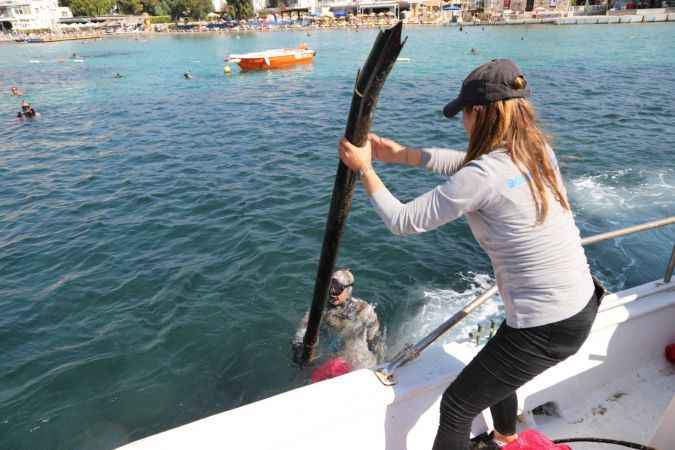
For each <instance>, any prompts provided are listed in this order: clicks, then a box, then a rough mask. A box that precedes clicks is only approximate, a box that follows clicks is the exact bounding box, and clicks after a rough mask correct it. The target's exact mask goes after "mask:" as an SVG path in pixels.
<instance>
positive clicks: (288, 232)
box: [0, 24, 675, 450]
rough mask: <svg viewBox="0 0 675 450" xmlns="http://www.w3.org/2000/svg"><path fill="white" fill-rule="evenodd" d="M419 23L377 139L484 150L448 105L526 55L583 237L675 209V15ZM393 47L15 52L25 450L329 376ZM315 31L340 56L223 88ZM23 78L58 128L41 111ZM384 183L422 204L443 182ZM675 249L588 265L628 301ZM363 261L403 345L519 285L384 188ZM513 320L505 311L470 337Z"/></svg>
mask: <svg viewBox="0 0 675 450" xmlns="http://www.w3.org/2000/svg"><path fill="white" fill-rule="evenodd" d="M405 34H407V35H408V36H409V39H408V42H407V44H406V46H405V48H404V50H403V53H402V55H401V56H402V57H404V58H409V59H410V61H409V62H405V63H403V62H402V63H399V64H397V65H396V66H395V68H394V70H393V71H392V73H391V75H390V77H389V79H388V81H387V83H386V85H385V87H384V89H383V90H382V93H381V96H380V102H379V105H378V109H377V111H376V116H375V120H374V124H373V130H374V131H375V132H377V133H380V134H382V135H384V136H387V137H391V138H394V139H396V140H399V141H400V142H402V143H404V144H406V145H409V146H417V147H422V146H432V145H433V146H446V147H453V148H464V147H465V145H466V138H465V135H464V131H463V129H462V125H461V120H446V119H444V118H443V117H442V116H441V108H442V107H443V105H444V103H445V102H447V101H448V100H449V99H450V98H451V97H453V96H454V95H455V94H456V93H457V91H458V88H459V85H460V83H461V81H462V79H463V77H464V76H466V74H467V73H468V72H469V71H470V70H471V69H472V68H474V67H475V66H477V65H479V64H481V63H484V62H486V61H488V60H490V59H492V58H497V57H508V58H512V59H514V60H515V61H516V62H517V63H518V64H519V65H520V66H521V67H522V68H523V70H524V71H525V74H526V76H527V79H528V81H529V84H530V86H531V87H532V90H533V97H532V100H533V102H534V104H535V105H536V107H537V109H538V112H539V114H540V116H541V120H542V123H543V125H544V126H545V128H546V130H547V131H548V132H549V133H550V134H551V135H552V136H553V139H554V146H555V149H556V151H557V153H558V156H559V158H560V160H561V165H562V171H563V174H564V177H565V180H566V186H567V189H568V192H569V195H570V199H571V202H572V205H573V208H574V212H575V214H576V219H577V223H578V225H579V228H580V229H581V232H582V235H591V234H596V233H600V232H605V231H609V230H613V229H617V228H621V227H624V226H628V225H633V224H637V223H641V222H645V221H648V220H653V219H657V218H661V217H665V216H668V215H672V214H673V213H674V212H675V163H674V156H675V26H674V25H673V24H649V25H647V24H645V25H609V26H603V25H597V26H570V27H563V26H561V27H555V26H529V27H517V26H513V27H492V28H487V27H486V28H485V29H482V28H480V27H472V28H465V29H464V31H463V32H460V31H459V30H458V29H457V28H444V27H432V28H412V27H411V28H408V29H406V30H405ZM374 37H375V31H372V30H370V31H361V32H347V31H344V32H343V31H312V32H311V35H307V34H306V32H288V33H262V34H261V33H258V34H255V33H242V34H241V35H240V38H239V39H235V36H234V35H232V34H229V35H211V36H199V35H180V36H179V35H172V36H156V37H140V38H128V39H106V40H102V41H97V42H83V43H79V42H69V43H58V44H44V45H14V44H5V45H0V92H1V93H2V95H0V230H1V233H0V355H2V358H0V448H7V449H14V450H19V449H80V448H81V449H109V448H113V447H115V446H118V445H121V444H123V443H125V442H128V441H130V440H135V439H139V438H141V437H143V436H146V435H149V434H152V433H156V432H159V431H163V430H166V429H168V428H172V427H175V426H178V425H181V424H184V423H186V422H189V421H192V420H195V419H198V418H202V417H205V416H208V415H211V414H214V413H217V412H220V411H224V410H227V409H230V408H233V407H236V406H239V405H242V404H244V403H248V402H251V401H254V400H257V399H260V398H264V397H267V396H270V395H272V394H276V393H279V392H282V391H285V390H287V389H290V388H292V387H295V386H299V385H301V384H303V383H305V382H306V380H307V374H306V373H305V372H299V371H298V370H297V369H295V368H294V367H293V366H292V364H291V361H290V345H289V343H290V339H291V336H292V335H293V333H294V331H295V327H296V325H297V322H298V321H299V319H300V318H301V316H302V314H303V313H304V312H305V310H306V308H307V307H308V306H309V303H310V301H311V297H312V288H313V284H314V280H315V275H316V269H317V262H318V257H319V252H320V248H321V242H322V238H323V233H324V224H325V219H326V214H327V210H328V203H329V199H330V194H331V190H332V185H333V179H334V174H335V169H336V166H337V154H336V143H337V141H338V139H339V137H340V136H341V134H342V133H343V131H344V126H345V121H346V116H347V112H348V109H349V102H350V99H351V91H352V86H353V83H354V79H355V76H356V72H357V69H358V67H359V65H360V64H361V63H362V62H363V61H364V59H365V57H366V56H367V53H368V51H369V50H370V47H371V45H372V42H373V39H374ZM302 42H304V43H306V44H308V46H309V47H310V48H313V49H316V50H317V51H318V54H317V57H316V60H315V62H314V64H312V65H309V66H302V67H297V68H294V69H289V70H283V71H272V72H257V73H239V72H238V69H236V68H234V67H233V69H234V70H233V74H232V75H231V76H225V75H224V74H223V65H224V63H223V57H224V56H225V55H227V54H230V53H242V52H248V51H256V50H262V49H268V48H278V47H284V46H287V47H295V46H297V45H298V44H300V43H302ZM471 48H474V49H476V50H477V54H472V52H471V51H470V50H471ZM73 53H75V55H73ZM76 60H81V62H78V61H76ZM31 61H39V62H31ZM186 71H191V72H192V74H193V79H192V80H186V79H184V77H183V73H184V72H186ZM117 72H118V73H120V74H122V75H123V76H124V78H122V79H114V78H113V74H114V73H117ZM11 85H17V86H19V88H20V89H22V90H23V91H24V92H25V94H26V95H25V97H24V98H25V99H27V100H28V101H30V102H31V103H32V104H33V105H34V107H35V109H36V110H37V111H39V112H40V113H41V116H40V117H39V118H38V119H37V120H32V121H18V120H16V118H15V116H16V113H17V111H18V110H19V103H20V99H18V98H16V97H11V96H9V88H10V86H11ZM378 173H379V174H380V175H381V177H382V179H383V180H384V182H385V183H386V184H387V185H388V186H389V187H390V188H391V190H392V192H394V193H395V195H397V196H398V197H399V198H400V199H401V200H404V201H405V200H410V199H413V198H415V196H417V195H419V194H422V193H424V192H425V191H427V190H428V189H431V188H432V187H433V186H435V185H436V184H437V183H440V182H442V179H441V178H439V177H436V176H434V175H430V174H427V173H425V172H423V171H421V170H419V169H412V168H400V167H385V166H378ZM674 242H675V230H674V229H673V228H670V229H660V230H655V231H650V232H646V233H642V234H639V235H635V236H630V237H625V238H621V239H616V240H613V241H609V242H606V243H603V244H598V245H594V246H592V247H588V248H587V255H588V258H589V261H590V264H591V266H592V269H593V271H594V272H595V273H596V274H597V275H598V276H599V277H600V278H601V279H602V280H604V281H605V282H606V284H607V286H608V287H609V288H610V289H611V290H618V289H622V288H625V287H630V286H633V285H636V284H639V283H644V282H647V281H650V280H654V279H656V278H659V277H661V276H663V270H664V266H665V263H666V260H667V258H668V256H669V255H670V251H671V249H672V245H673V243H674ZM338 265H339V266H346V267H349V268H351V269H352V271H353V272H354V274H355V275H356V284H355V288H354V294H355V295H356V296H357V297H360V298H363V299H366V300H368V301H370V302H372V303H374V304H376V305H377V312H378V314H379V317H380V321H381V323H382V325H383V326H384V327H385V328H386V332H387V348H388V353H389V354H392V353H394V352H395V351H397V350H398V349H399V348H400V347H401V346H402V345H403V344H404V343H405V342H413V341H415V340H416V339H418V338H420V337H422V336H423V334H424V333H426V332H427V331H429V330H430V329H432V328H433V327H435V326H436V325H438V324H439V323H440V322H442V321H443V320H444V319H446V318H447V317H449V316H450V315H451V314H452V313H453V312H455V311H456V310H457V309H458V308H459V307H460V306H461V305H463V304H464V303H466V302H467V301H469V300H471V299H472V298H473V297H474V296H475V295H477V294H478V293H480V291H481V290H482V289H484V288H485V287H487V286H489V285H490V284H491V283H492V282H493V281H494V280H493V277H492V272H491V266H490V262H489V260H488V258H487V256H486V255H485V254H484V253H483V252H482V251H481V250H480V248H479V246H478V244H477V243H476V241H475V240H474V239H473V238H472V236H471V232H470V230H469V228H468V227H467V224H466V222H465V221H464V220H458V221H456V222H454V223H451V224H448V225H446V226H444V227H442V228H440V229H439V230H436V231H434V232H430V233H427V234H425V235H420V236H413V237H404V238H402V237H395V236H392V235H391V234H390V233H389V232H388V231H387V230H386V229H385V228H384V226H383V225H382V223H381V221H380V219H379V218H378V217H377V215H376V214H375V212H374V211H373V208H372V207H371V206H370V204H369V202H368V201H367V198H366V195H365V194H364V193H363V190H362V189H361V187H358V188H357V192H356V194H355V197H354V203H353V207H352V211H351V214H350V217H349V221H348V224H347V227H346V230H345V233H344V236H343V239H342V245H341V248H340V255H339V260H338ZM501 314H502V310H501V306H500V304H499V302H498V301H496V302H492V303H490V304H487V305H485V306H484V307H483V308H482V309H481V310H479V311H478V312H476V313H475V314H474V315H473V316H472V317H471V318H470V319H468V320H467V322H466V323H465V324H463V325H461V326H460V327H458V329H456V330H455V331H453V332H452V333H451V334H450V335H449V337H448V339H457V338H465V337H466V336H467V334H468V332H469V331H470V330H471V329H472V328H473V327H474V325H475V324H476V323H477V321H485V320H487V319H493V320H499V317H500V316H501Z"/></svg>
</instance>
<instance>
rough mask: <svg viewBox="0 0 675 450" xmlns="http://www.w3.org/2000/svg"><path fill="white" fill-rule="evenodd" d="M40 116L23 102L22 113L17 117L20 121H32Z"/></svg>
mask: <svg viewBox="0 0 675 450" xmlns="http://www.w3.org/2000/svg"><path fill="white" fill-rule="evenodd" d="M37 116H38V112H37V111H35V109H33V107H32V106H31V105H30V103H28V102H27V101H25V100H24V101H22V102H21V111H20V112H19V113H18V114H17V115H16V117H17V118H18V119H24V118H26V119H32V118H34V117H37Z"/></svg>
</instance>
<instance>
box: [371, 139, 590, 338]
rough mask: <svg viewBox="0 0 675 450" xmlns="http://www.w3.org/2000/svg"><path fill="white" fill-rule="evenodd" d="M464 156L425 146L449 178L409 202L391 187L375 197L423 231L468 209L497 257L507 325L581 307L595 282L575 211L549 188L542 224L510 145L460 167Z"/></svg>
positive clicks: (379, 205)
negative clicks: (547, 206) (545, 214)
mask: <svg viewBox="0 0 675 450" xmlns="http://www.w3.org/2000/svg"><path fill="white" fill-rule="evenodd" d="M551 156H552V158H553V160H554V161H555V156H554V155H553V152H551ZM464 157H465V153H464V152H459V151H456V150H447V149H425V150H423V151H422V161H423V163H425V165H426V167H427V168H428V169H429V170H432V171H434V172H436V173H439V174H442V175H446V176H449V178H448V181H447V182H446V183H444V184H441V185H439V186H437V187H436V188H435V189H433V190H431V191H429V192H427V193H426V194H423V195H421V196H419V197H418V198H416V199H415V200H413V201H411V202H409V203H405V204H403V203H401V202H400V201H398V199H396V197H394V196H393V195H392V194H391V192H389V190H388V189H387V188H386V187H385V188H382V189H379V190H377V191H376V192H374V193H373V194H372V195H371V202H372V204H373V206H374V207H375V210H376V211H377V213H378V214H379V216H380V217H381V218H382V220H383V221H384V223H385V225H386V226H387V228H389V230H391V232H392V233H394V234H398V235H406V234H416V233H423V232H425V231H429V230H433V229H434V228H437V227H439V226H441V225H443V224H445V223H448V222H451V221H453V220H455V219H457V218H459V217H461V216H463V215H466V217H467V221H468V222H469V226H470V227H471V231H472V232H473V235H474V237H475V238H476V240H477V241H478V242H479V244H480V245H481V247H482V248H483V249H484V250H485V251H486V252H487V254H488V256H489V257H490V260H491V262H492V266H493V269H494V272H495V277H496V279H497V286H498V288H499V293H500V295H501V297H502V300H503V301H504V306H505V309H506V323H507V324H508V325H509V326H511V327H515V328H529V327H535V326H540V325H546V324H549V323H553V322H557V321H560V320H563V319H567V318H569V317H571V316H573V315H574V314H576V313H577V312H579V311H581V309H583V307H584V306H585V305H586V304H587V303H588V301H589V299H590V298H591V296H592V294H593V290H594V287H593V281H592V279H591V275H590V270H589V268H588V262H587V260H586V255H585V253H584V249H583V247H582V246H581V238H580V236H579V229H578V228H577V226H576V224H575V223H574V217H573V216H572V213H571V212H570V211H566V210H565V209H563V207H562V206H561V205H560V203H558V201H557V200H555V199H554V198H553V196H552V195H550V196H549V211H548V215H547V217H546V219H545V221H544V222H543V223H541V224H537V223H536V218H537V211H536V206H535V203H534V200H533V199H532V194H531V192H530V189H529V185H528V183H527V180H526V178H525V176H524V175H523V174H522V173H521V172H520V171H519V170H518V168H517V167H516V165H515V164H514V163H513V161H512V160H511V157H510V156H509V155H508V154H507V153H506V151H504V150H494V151H492V152H490V153H489V154H487V155H483V156H481V157H480V158H478V159H476V160H474V161H471V162H470V163H469V164H467V165H466V166H464V167H462V163H463V161H464ZM460 167H461V168H460ZM561 188H563V189H564V187H562V183H561Z"/></svg>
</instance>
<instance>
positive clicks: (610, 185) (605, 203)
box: [568, 168, 675, 218]
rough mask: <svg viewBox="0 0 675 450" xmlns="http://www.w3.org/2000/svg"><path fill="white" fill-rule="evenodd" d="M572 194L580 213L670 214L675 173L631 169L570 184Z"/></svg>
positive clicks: (674, 195)
mask: <svg viewBox="0 0 675 450" xmlns="http://www.w3.org/2000/svg"><path fill="white" fill-rule="evenodd" d="M568 193H569V196H570V198H571V199H572V201H573V202H574V207H575V211H576V212H578V213H586V214H592V215H598V216H602V217H606V218H621V217H625V216H626V214H625V213H626V212H630V213H635V214H636V215H637V213H640V217H645V215H648V216H652V215H654V211H655V209H663V213H664V214H663V215H666V213H667V212H668V211H667V210H668V209H670V208H672V205H673V201H675V170H673V169H657V170H653V169H649V170H648V169H633V168H629V169H621V170H614V171H608V172H605V173H601V174H598V175H587V176H581V177H578V178H575V179H572V180H571V182H570V183H568ZM631 215H632V214H631ZM655 217H658V215H657V216H655Z"/></svg>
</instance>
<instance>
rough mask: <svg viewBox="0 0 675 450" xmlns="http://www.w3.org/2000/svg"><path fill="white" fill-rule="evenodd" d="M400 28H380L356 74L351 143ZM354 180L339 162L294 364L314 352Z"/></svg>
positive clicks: (364, 126) (366, 122)
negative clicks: (308, 305) (360, 68)
mask: <svg viewBox="0 0 675 450" xmlns="http://www.w3.org/2000/svg"><path fill="white" fill-rule="evenodd" d="M402 29H403V22H398V23H397V24H396V25H394V26H393V27H392V28H390V29H388V30H385V31H384V32H382V31H380V33H379V34H378V35H377V38H376V39H375V43H374V44H373V48H372V49H371V51H370V54H369V55H368V59H366V62H365V64H364V65H363V68H362V70H361V71H360V72H359V74H358V75H357V79H356V85H355V86H354V93H353V95H352V105H351V109H350V111H349V117H348V119H347V128H346V130H345V137H346V138H347V139H348V140H349V142H351V143H352V144H354V145H357V146H362V145H363V144H365V142H366V140H367V138H368V131H369V130H370V124H371V123H372V120H373V113H374V111H375V105H376V104H377V100H378V97H379V94H380V90H381V89H382V86H384V82H385V80H386V78H387V75H389V72H390V71H391V69H392V67H394V63H395V62H396V58H398V55H399V53H400V52H401V49H402V48H403V44H405V41H403V42H401V31H402ZM355 183H356V174H355V173H354V172H352V171H351V170H349V169H348V168H347V166H345V165H344V163H343V162H342V161H340V162H339V163H338V168H337V174H336V175H335V184H334V186H333V196H332V198H331V203H330V210H329V211H328V218H327V220H326V232H325V234H324V238H323V245H322V247H321V257H320V259H319V268H318V270H317V274H316V282H315V283H314V296H313V298H312V306H311V308H310V310H309V319H308V322H307V330H306V331H305V336H304V338H303V345H302V353H301V354H300V355H294V359H295V360H296V363H298V364H300V365H303V364H306V363H307V362H308V361H309V360H310V359H311V358H312V356H313V353H314V347H315V346H316V342H317V336H318V333H319V325H320V324H321V316H322V315H323V309H324V306H325V305H326V298H327V297H328V286H329V283H330V279H331V276H332V274H333V270H334V269H335V260H336V259H337V252H338V246H339V244H340V238H341V237H342V230H343V229H344V225H345V223H346V222H347V216H348V214H349V210H350V208H351V205H352V194H353V193H354V184H355Z"/></svg>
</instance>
